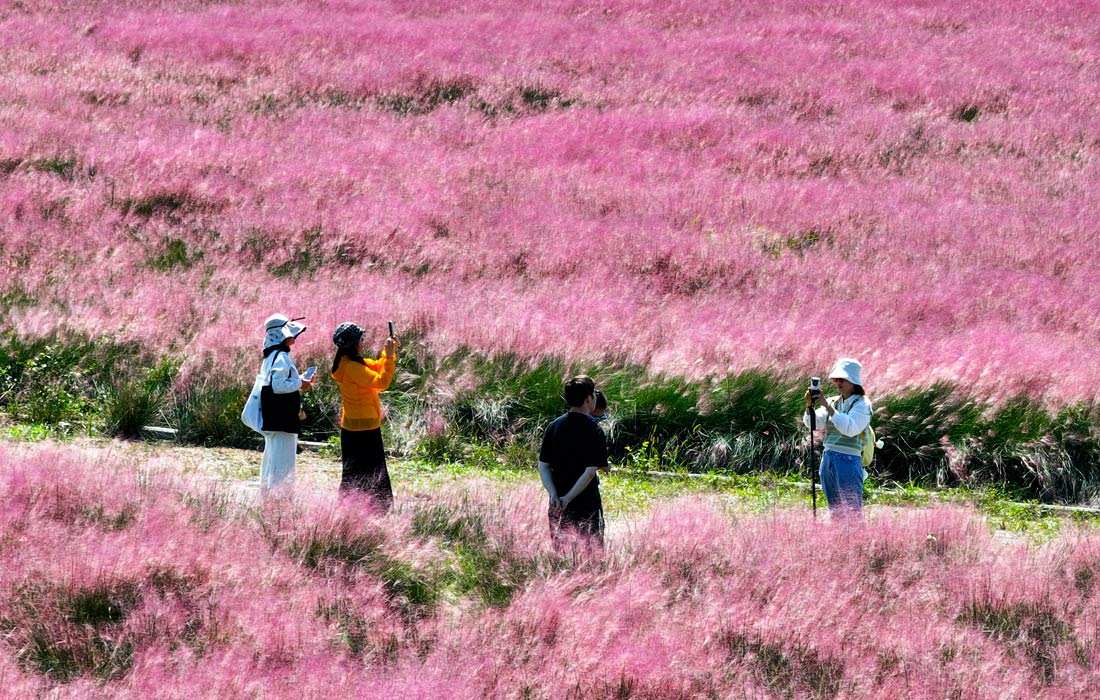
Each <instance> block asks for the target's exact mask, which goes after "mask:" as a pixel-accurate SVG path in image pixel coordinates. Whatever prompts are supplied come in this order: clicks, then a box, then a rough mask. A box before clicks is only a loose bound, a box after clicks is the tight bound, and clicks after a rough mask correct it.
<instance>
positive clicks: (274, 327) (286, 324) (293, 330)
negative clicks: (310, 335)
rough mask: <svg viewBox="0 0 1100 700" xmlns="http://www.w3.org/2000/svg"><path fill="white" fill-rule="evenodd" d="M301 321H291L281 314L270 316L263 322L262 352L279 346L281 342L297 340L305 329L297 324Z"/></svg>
mask: <svg viewBox="0 0 1100 700" xmlns="http://www.w3.org/2000/svg"><path fill="white" fill-rule="evenodd" d="M300 320H301V319H297V318H296V319H294V320H291V319H289V318H287V317H286V316H284V315H283V314H271V315H270V316H268V317H267V320H266V321H264V350H267V349H268V348H270V347H272V346H274V345H280V344H281V343H283V341H285V340H288V339H290V338H297V337H298V336H300V335H301V334H302V333H303V332H304V331H305V329H306V327H305V326H304V325H303V324H301V323H298V321H300Z"/></svg>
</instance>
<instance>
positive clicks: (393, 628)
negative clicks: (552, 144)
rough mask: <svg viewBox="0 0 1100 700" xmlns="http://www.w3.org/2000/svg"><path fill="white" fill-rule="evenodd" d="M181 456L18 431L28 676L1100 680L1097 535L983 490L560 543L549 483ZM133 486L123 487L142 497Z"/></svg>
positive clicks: (5, 653) (15, 550)
mask: <svg viewBox="0 0 1100 700" xmlns="http://www.w3.org/2000/svg"><path fill="white" fill-rule="evenodd" d="M168 466H169V465H168V464H166V463H165V462H164V461H163V459H160V460H157V459H154V460H149V461H142V460H141V459H135V458H122V457H120V456H119V455H117V454H114V453H112V452H111V451H102V452H98V453H97V452H94V451H87V452H85V451H83V450H81V449H80V448H78V447H49V446H23V447H18V448H15V449H11V450H7V451H5V453H4V454H2V455H0V489H2V490H0V493H3V494H4V497H3V499H2V500H0V548H2V549H0V551H2V552H3V555H4V561H5V566H4V567H2V570H0V590H2V591H3V595H2V596H0V625H2V626H3V635H2V636H0V677H2V678H3V679H4V680H5V682H6V683H7V685H6V686H5V688H6V690H7V691H8V694H9V696H11V697H27V698H30V697H41V696H43V695H47V694H48V695H49V696H50V697H58V698H108V697H109V698H134V699H136V698H144V697H154V696H155V697H168V698H194V697H213V698H233V697H240V696H241V695H249V694H258V695H263V696H264V697H269V698H311V699H312V698H318V699H320V698H331V697H367V696H369V697H374V696H377V695H378V694H380V693H384V694H386V695H388V696H394V697H408V698H433V697H441V696H446V697H456V698H470V699H473V698H514V697H524V696H526V697H539V698H546V699H548V700H551V699H561V700H565V699H566V698H606V697H637V698H705V697H714V696H718V697H733V698H745V699H746V700H747V699H748V698H786V697H807V698H899V697H901V698H904V697H912V698H924V697H948V696H955V697H960V698H968V699H970V698H975V699H986V698H988V699H998V700H999V699H1002V698H1013V697H1032V698H1038V699H1039V700H1063V699H1068V698H1080V697H1092V696H1094V695H1096V694H1097V692H1098V691H1100V687H1098V686H1097V680H1096V676H1095V673H1093V672H1092V668H1093V667H1094V666H1095V664H1097V663H1100V637H1098V636H1097V630H1096V625H1095V619H1096V616H1097V612H1098V611H1097V600H1098V596H1097V595H1096V591H1097V589H1098V588H1100V584H1098V583H1097V580H1098V579H1097V573H1096V572H1097V571H1098V570H1100V540H1098V539H1097V536H1096V535H1095V533H1091V532H1087V531H1075V530H1073V529H1067V531H1066V532H1065V533H1064V534H1062V535H1060V536H1058V537H1057V538H1055V539H1053V540H1051V541H1050V542H1048V543H1045V544H1042V545H1037V544H1034V543H1030V542H1028V541H1025V540H1014V539H1011V538H1001V537H996V538H994V537H992V536H991V534H990V532H989V530H988V528H987V526H986V524H985V523H984V522H983V521H982V520H981V519H980V518H979V517H977V516H976V515H975V514H974V513H973V512H972V511H969V510H965V509H958V508H933V509H906V510H897V511H893V510H885V509H883V510H875V511H873V512H872V513H871V514H870V516H869V517H868V519H867V521H866V522H864V523H862V524H845V525H840V524H836V523H825V522H815V521H814V520H813V519H812V518H811V516H810V514H809V513H808V512H806V511H805V510H801V509H798V510H791V511H773V512H771V513H767V514H763V515H755V516H738V517H731V516H729V515H728V514H726V513H724V512H723V510H722V509H721V508H720V507H718V505H717V504H713V503H711V502H710V501H708V500H707V499H700V498H690V499H683V500H679V501H675V502H669V503H666V504H662V505H659V506H658V507H656V508H655V509H654V511H653V512H652V513H651V514H650V515H649V516H646V517H645V518H642V519H641V520H639V521H637V522H635V523H630V524H627V525H625V526H622V525H619V523H618V522H617V521H614V522H613V527H612V530H611V535H610V537H609V543H608V545H607V547H606V548H605V549H604V550H602V551H593V552H589V553H588V554H587V555H586V556H584V557H580V558H577V559H575V560H574V559H573V558H571V557H569V556H561V555H559V554H556V553H555V552H554V551H553V549H552V548H551V546H550V541H549V531H548V524H547V521H546V511H545V496H544V494H543V492H541V491H540V489H538V488H537V487H536V486H535V485H531V484H524V485H518V486H500V485H497V486H495V487H494V486H491V485H489V484H485V483H479V482H470V483H464V484H460V485H455V486H454V487H449V488H446V489H442V490H440V491H438V492H431V493H422V494H420V495H419V496H416V497H411V496H410V498H409V500H407V501H406V502H402V503H399V504H398V507H397V508H395V509H394V510H393V511H390V512H388V513H386V514H381V513H379V512H378V511H377V510H376V509H374V508H372V507H371V506H370V504H369V503H368V502H366V501H365V500H363V499H358V498H355V497H345V498H338V497H336V496H335V494H314V493H310V492H307V491H305V490H304V489H300V490H299V492H298V493H297V495H296V496H295V497H293V498H284V499H270V500H268V501H265V502H263V503H260V504H256V503H242V502H239V501H237V500H235V499H234V498H229V497H227V495H226V494H225V493H224V492H222V491H219V488H220V487H218V486H217V485H216V484H213V483H210V482H206V481H203V480H202V479H197V478H190V479H188V478H183V477H180V476H178V475H175V474H173V473H171V471H168V470H166V469H165V468H166V467H168ZM120 513H127V515H126V516H125V517H120V516H119V514H120Z"/></svg>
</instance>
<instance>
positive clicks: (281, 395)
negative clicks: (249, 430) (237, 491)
mask: <svg viewBox="0 0 1100 700" xmlns="http://www.w3.org/2000/svg"><path fill="white" fill-rule="evenodd" d="M300 320H301V319H289V318H287V317H286V316H284V315H283V314H272V315H271V316H268V318H267V320H266V321H264V362H263V366H262V368H261V369H260V372H261V373H262V374H263V375H264V376H265V377H266V378H267V379H266V382H265V384H264V387H263V390H262V391H261V393H260V413H261V415H262V420H263V430H262V431H261V432H262V433H263V436H264V456H263V460H262V461H261V462H260V493H267V492H268V491H270V490H271V489H274V488H276V487H279V486H291V485H292V484H293V483H294V466H295V462H296V461H297V459H298V434H299V433H301V432H302V421H301V418H300V415H301V410H302V395H301V392H303V391H309V390H310V389H311V388H312V386H313V381H312V380H311V379H303V378H302V377H301V376H300V375H299V374H298V368H297V367H295V366H294V361H293V360H292V359H290V348H291V346H293V345H294V341H295V340H296V339H297V338H298V336H299V335H301V334H302V333H303V332H304V331H305V330H306V327H305V326H304V325H302V324H301V323H298V321H300Z"/></svg>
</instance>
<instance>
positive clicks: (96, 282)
mask: <svg viewBox="0 0 1100 700" xmlns="http://www.w3.org/2000/svg"><path fill="white" fill-rule="evenodd" d="M1097 20H1098V16H1097V9H1096V7H1094V6H1092V5H1089V4H1087V3H1085V4H1082V3H1078V2H1070V1H1068V0H1067V1H1057V2H1045V3H1025V2H996V3H994V2H978V3H969V4H962V3H957V2H947V1H941V2H927V3H920V4H916V5H905V6H900V5H897V4H896V3H891V2H864V1H859V0H846V1H844V2H831V3H827V4H822V3H819V2H809V1H805V0H789V1H785V2H769V3H727V2H713V1H708V0H697V1H692V2H675V3H657V2H645V1H641V0H639V1H637V2H603V3H590V2H584V1H560V2H536V3H496V2H487V1H486V2H477V1H471V2H461V3H454V2H434V1H422V2H407V3H391V2H325V3H307V2H282V3H274V4H273V3H266V2H265V3H258V2H241V3H234V4H221V3H215V4H210V3H206V2H201V3H199V2H186V1H180V2H172V1H167V2H160V3H153V4H141V3H128V2H122V1H118V2H110V1H105V2H96V3H63V2H36V3H30V4H26V3H23V4H9V5H8V6H6V7H4V8H0V43H2V44H3V46H4V53H3V61H0V81H2V82H3V85H4V86H5V87H4V90H3V93H2V94H0V221H2V223H0V236H2V244H3V260H4V263H3V264H4V268H3V269H4V270H5V272H6V274H5V278H6V279H5V282H4V284H3V289H0V312H2V313H3V314H4V316H5V320H4V325H5V326H8V327H10V328H13V329H16V330H18V331H19V332H21V333H25V334H29V335H42V334H48V333H50V332H52V331H54V330H57V329H75V330H78V331H83V332H87V333H90V334H91V335H93V336H98V335H103V334H107V335H111V336H113V337H117V338H122V339H129V338H136V339H140V340H141V341H142V342H144V343H146V344H148V345H149V346H151V347H152V348H154V349H158V350H164V351H169V350H171V351H179V350H180V349H181V348H182V347H183V344H184V343H186V344H187V352H188V353H189V354H190V355H193V356H200V355H204V354H205V355H210V356H212V357H213V358H215V359H216V360H218V361H221V362H223V363H226V362H228V363H232V364H233V366H234V367H235V369H234V371H240V372H241V373H242V376H243V374H245V373H246V371H245V370H243V369H242V368H241V366H240V365H239V364H237V363H238V362H240V361H241V358H242V354H241V353H242V351H245V350H247V351H249V353H251V351H253V350H255V349H256V347H257V345H258V342H259V332H258V330H257V329H258V327H259V324H260V322H261V321H262V319H263V318H264V317H266V316H267V315H268V314H269V313H271V312H272V311H275V310H282V311H286V312H288V313H290V314H291V315H302V314H305V315H307V316H308V318H309V322H310V324H311V326H312V329H311V330H312V332H311V333H309V335H308V338H307V339H306V340H308V341H309V343H310V344H312V347H314V348H316V349H318V350H325V349H327V347H328V346H327V341H326V338H327V335H328V332H329V330H330V329H331V328H332V327H334V326H335V324H336V323H338V322H339V321H342V320H345V319H348V318H353V319H356V320H359V321H361V322H365V323H368V324H370V326H371V328H372V329H374V330H375V331H376V336H377V337H378V339H380V338H381V336H382V332H383V329H384V325H383V322H384V321H385V320H386V319H388V318H391V317H392V318H394V319H395V320H396V321H397V323H398V327H399V329H400V330H403V331H406V332H407V331H410V330H411V331H415V332H416V333H417V334H418V335H419V337H421V338H422V339H424V340H425V342H427V343H428V344H429V346H430V347H431V348H432V349H434V350H436V351H438V352H440V353H444V352H448V351H450V350H453V349H455V348H457V347H461V346H471V347H473V348H475V349H477V350H479V351H482V352H486V353H502V352H510V353H517V354H518V355H520V356H522V357H530V358H538V357H541V356H544V355H546V354H552V355H560V356H565V357H570V358H581V359H596V358H603V357H608V356H612V357H614V358H617V359H622V360H626V361H630V362H637V363H642V364H645V365H647V366H649V367H650V368H651V369H653V370H654V371H665V372H672V373H676V374H683V375H691V376H698V375H703V374H712V373H718V374H722V373H726V372H729V371H736V370H739V369H743V368H746V367H752V366H756V365H775V366H778V367H780V368H784V369H785V368H797V369H799V370H804V369H809V368H811V367H814V368H817V367H820V366H822V365H824V364H825V363H827V362H829V361H830V360H831V359H832V358H833V357H835V356H836V355H838V354H853V355H856V356H859V357H861V358H862V359H863V360H864V361H865V364H866V366H867V376H868V383H869V385H871V386H872V387H873V386H875V385H878V386H880V387H883V386H889V387H898V386H901V385H914V384H916V385H923V384H928V383H930V382H932V381H935V380H937V379H949V380H954V381H958V382H961V383H963V384H965V385H969V386H974V387H979V388H981V387H985V388H990V387H1001V386H1002V385H1003V383H1004V382H1005V381H1012V382H1014V383H1015V385H1016V386H1017V387H1018V388H1021V389H1025V390H1029V391H1032V392H1034V393H1035V394H1039V395H1045V396H1046V397H1047V398H1051V399H1054V400H1056V401H1064V400H1073V399H1079V398H1085V397H1087V396H1089V395H1091V394H1092V393H1093V389H1092V387H1095V386H1096V385H1097V384H1098V383H1100V350H1098V349H1097V347H1098V346H1097V343H1096V338H1097V336H1098V332H1100V316H1098V315H1097V313H1096V311H1095V304H1093V303H1091V299H1092V297H1093V296H1094V295H1095V291H1096V285H1095V283H1094V273H1093V270H1094V268H1095V265H1094V264H1093V263H1094V257H1095V248H1096V240H1097V239H1096V231H1095V221H1096V220H1097V219H1098V218H1100V216H1098V215H1100V210H1098V206H1100V205H1098V203H1097V198H1096V196H1095V192H1096V191H1097V186H1098V184H1100V183H1098V170H1097V163H1098V162H1100V161H1098V159H1097V150H1098V147H1100V146H1098V145H1100V138H1098V135H1097V133H1096V129H1095V125H1096V124H1097V123H1100V113H1098V103H1097V99H1096V95H1098V94H1100V84H1098V81H1100V71H1098V70H1097V67H1098V53H1097V50H1096V41H1095V39H1096V36H1095V27H1096V26H1097ZM581 318H583V319H585V326H584V332H579V331H578V330H577V319H581ZM181 328H184V329H186V331H185V332H183V333H181V330H180V329H181ZM248 357H249V358H251V354H249V355H248ZM246 364H248V365H249V366H251V364H252V362H251V360H249V361H248V362H247V363H246Z"/></svg>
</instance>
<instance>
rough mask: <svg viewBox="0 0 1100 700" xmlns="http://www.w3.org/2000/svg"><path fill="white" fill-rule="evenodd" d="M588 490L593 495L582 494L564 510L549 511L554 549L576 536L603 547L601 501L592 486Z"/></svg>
mask: <svg viewBox="0 0 1100 700" xmlns="http://www.w3.org/2000/svg"><path fill="white" fill-rule="evenodd" d="M590 488H591V489H592V491H594V493H591V494H590V493H582V494H581V495H580V496H579V497H578V498H577V499H576V500H575V501H573V502H572V503H570V504H569V505H568V506H566V508H565V509H564V510H562V509H556V508H551V509H550V512H549V516H550V540H551V542H553V543H554V548H555V549H560V548H561V547H562V545H563V544H564V543H565V541H566V540H568V539H569V538H570V537H576V536H578V535H579V536H582V537H584V538H585V539H586V540H588V541H589V542H590V543H592V544H597V545H601V546H602V545H603V527H604V522H603V499H601V498H600V492H599V491H598V490H597V489H596V488H595V487H594V486H593V487H590Z"/></svg>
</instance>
